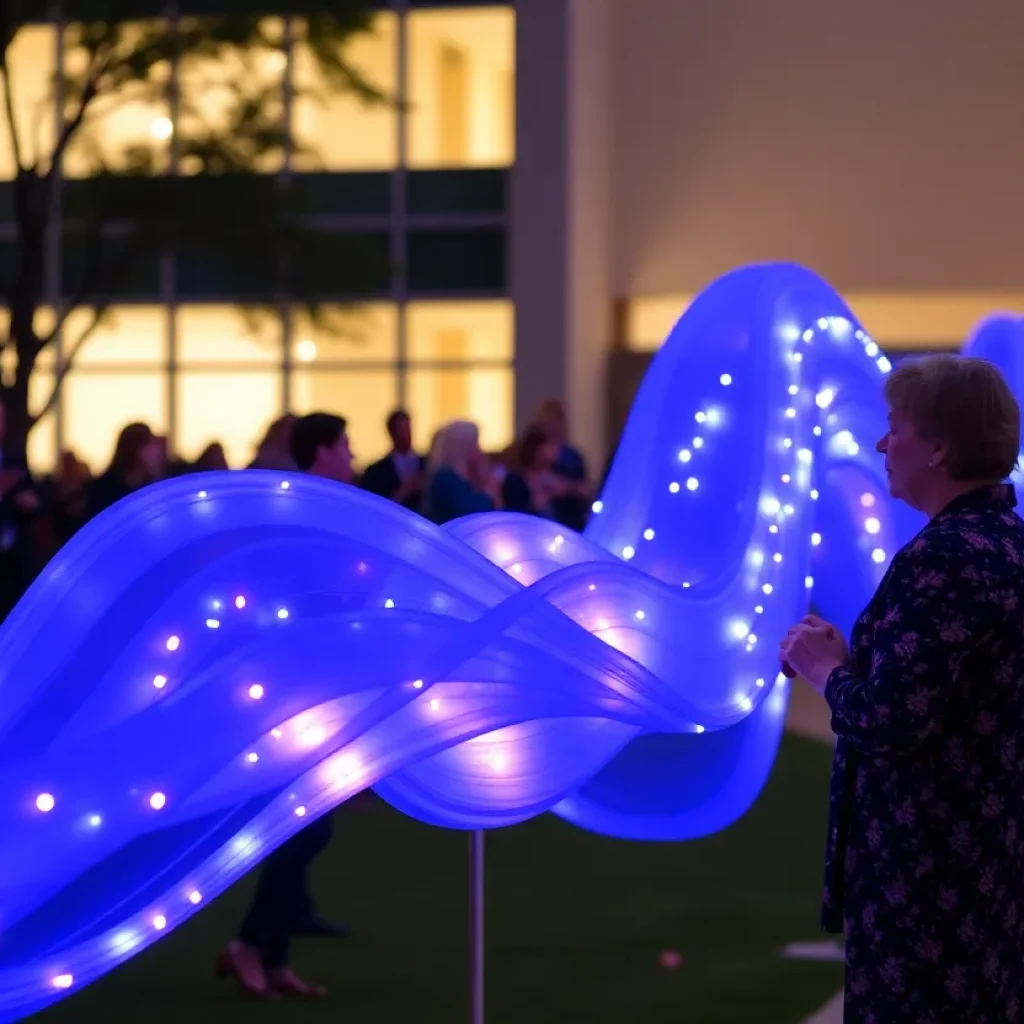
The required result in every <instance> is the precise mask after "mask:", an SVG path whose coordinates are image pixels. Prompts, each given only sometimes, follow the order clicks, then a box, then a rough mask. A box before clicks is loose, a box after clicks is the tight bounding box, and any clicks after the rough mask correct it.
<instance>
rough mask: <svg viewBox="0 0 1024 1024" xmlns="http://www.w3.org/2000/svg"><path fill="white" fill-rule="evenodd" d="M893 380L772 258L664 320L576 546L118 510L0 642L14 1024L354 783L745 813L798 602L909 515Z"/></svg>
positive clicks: (804, 602)
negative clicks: (898, 480)
mask: <svg viewBox="0 0 1024 1024" xmlns="http://www.w3.org/2000/svg"><path fill="white" fill-rule="evenodd" d="M1018 348H1019V347H1018ZM887 369H888V364H887V362H886V360H885V358H884V356H883V355H882V354H881V353H880V352H879V350H878V347H877V345H875V343H874V342H873V341H871V339H870V338H868V337H867V336H866V334H865V333H864V331H863V330H862V328H861V327H860V325H859V324H858V323H857V322H856V320H855V319H854V317H853V316H852V314H851V313H850V311H849V310H848V309H847V307H846V306H845V305H844V304H843V302H842V300H841V299H840V298H839V297H838V296H837V295H836V293H835V292H834V291H833V290H832V289H831V288H829V287H828V286H827V285H826V284H825V283H824V282H823V281H821V280H820V279H819V278H817V277H815V276H814V275H813V274H811V273H809V272H808V271H806V270H803V269H801V268H799V267H795V266H788V265H773V266H761V267H752V268H749V269H745V270H740V271H737V272H735V273H732V274H730V275H728V276H726V277H724V278H723V279H721V280H720V281H718V282H717V283H715V284H714V285H712V286H711V287H710V288H708V290H707V291H706V292H705V293H704V294H703V295H701V296H700V298H699V299H698V300H697V301H696V302H695V303H694V304H693V306H692V307H691V308H690V309H689V310H688V312H687V313H686V315H685V316H684V317H683V318H682V319H681V320H680V321H679V322H678V323H677V324H676V326H675V328H674V329H673V331H672V333H671V336H670V338H669V339H668V342H667V343H666V345H665V346H664V348H663V349H662V350H661V352H660V353H659V354H658V356H657V357H656V359H655V360H654V363H653V365H652V367H651V369H650V372H649V373H648V376H647V378H646V380H645V381H644V384H643V387H642V389H641V391H640V394H639V397H638V399H637V401H636V404H635V408H634V410H633V413H632V415H631V417H630V420H629V423H628V426H627V428H626V431H625V433H624V436H623V439H622V443H621V446H620V449H619V452H618V455H617V457H616V459H615V463H614V466H613V468H612V471H611V474H610V476H609V478H608V481H607V485H606V487H605V489H604V492H603V494H602V496H601V500H600V502H599V503H597V505H596V506H595V507H596V509H597V510H598V514H597V515H596V516H595V517H594V519H593V521H592V523H591V525H590V526H589V527H588V529H587V532H586V534H585V535H584V536H576V535H571V534H569V533H565V532H560V530H559V529H558V528H557V527H556V526H554V525H553V524H551V523H548V522H544V521H541V520H537V519H532V518H525V517H521V516H516V515H511V514H503V513H494V514H489V515H482V516H475V517H471V518H468V519H465V520H461V521H459V522H456V523H453V524H451V525H450V526H449V527H448V528H443V529H439V528H437V527H435V526H433V525H431V524H430V523H427V522H425V521H423V520H421V519H419V518H417V517H416V516H414V515H412V514H410V513H408V512H406V511H405V510H403V509H402V508H400V507H397V506H394V505H392V504H390V503H387V502H385V501H382V500H380V499H377V498H375V497H373V496H371V495H367V494H365V493H362V492H360V491H358V490H355V489H353V488H349V487H345V486H342V485H337V484H333V483H330V482H326V481H322V480H317V479H314V478H310V477H302V476H284V475H281V474H275V473H261V472H255V471H250V472H241V473H225V474H211V475H208V476H202V477H188V478H183V479H177V480H172V481H170V482H167V483H164V484H161V485H159V486H154V487H151V488H148V489H147V490H145V491H143V492H141V493H140V494H138V495H137V496H134V497H132V498H130V499H129V500H127V501H124V502H122V503H120V504H118V505H117V506H116V507H114V508H113V509H111V510H110V511H108V512H107V513H105V514H104V515H102V516H100V517H99V518H98V519H97V520H96V521H94V522H93V523H91V524H90V525H89V526H88V527H87V528H86V529H85V530H83V531H82V533H81V534H80V535H79V536H77V537H76V538H75V539H74V540H73V541H72V542H71V543H70V544H69V545H68V546H67V547H66V548H65V549H64V550H63V551H62V552H61V553H60V554H59V555H58V557H57V558H56V559H55V560H54V561H53V563H52V564H51V565H50V566H49V567H48V568H47V570H46V571H45V573H44V574H43V575H42V577H41V578H40V579H39V580H38V581H37V582H36V584H35V585H34V586H33V587H32V589H31V590H30V591H29V593H28V594H27V595H26V597H25V599H24V600H23V601H22V602H21V603H20V605H19V606H18V608H17V609H16V610H15V612H14V613H13V614H12V616H11V617H10V619H9V620H8V622H7V624H6V625H5V626H4V627H3V629H2V631H0V666H2V668H0V696H2V700H0V794H3V797H2V800H0V834H2V835H3V836H4V837H5V839H4V843H3V844H2V845H0V915H2V920H0V1020H13V1019H16V1018H18V1017H20V1016H23V1015H25V1014H28V1013H30V1012H33V1011H35V1010H38V1009H39V1008H41V1007H42V1006H44V1005H45V1004H47V1003H49V1002H51V1001H53V1000H54V999H56V998H59V997H61V996H62V995H65V994H67V993H68V992H72V991H74V990H76V989H78V988H80V987H81V986H83V985H85V984H87V983H89V982H90V981H92V980H93V979H95V978H97V977H98V976H100V975H101V974H103V973H104V972H106V971H109V970H110V969H111V968H113V967H114V966H116V965H117V964H118V963H120V962H121V961H123V960H124V959H126V958H127V957H129V956H131V955H133V954H134V953H135V952H137V951H138V950H140V949H142V948H143V947H145V946H146V945H148V944H149V943H151V942H153V941H154V940H155V939H156V938H158V937H159V935H160V934H162V933H163V932H165V931H167V930H168V929H172V928H174V927H176V926H177V925H179V924H180V923H181V922H182V921H184V920H185V919H186V918H187V917H189V916H190V915H191V914H193V913H195V912H196V911H197V910H198V909H199V908H201V907H202V906H203V905H204V904H205V903H206V902H207V901H208V900H209V899H210V898H212V897H213V896H215V895H217V893H219V892H220V891H222V890H223V889H224V888H226V887H227V886H228V885H230V884H231V883H232V882H234V881H235V880H236V879H237V878H238V877H240V876H241V875H242V874H243V873H244V872H245V871H246V870H248V869H249V868H250V867H251V866H252V865H253V864H254V863H255V862H256V861H258V860H259V859H260V858H261V857H263V856H264V855H265V854H266V853H267V852H269V851H270V850H271V849H273V848H274V847H275V846H276V845H278V844H279V843H281V842H282V841H284V840H285V839H286V838H287V837H288V836H289V835H291V834H292V833H294V832H295V831H297V830H298V829H300V828H301V827H302V826H303V825H304V824H305V823H308V822H309V821H310V820H311V819H313V818H315V817H316V816H317V815H320V814H323V813H326V812H327V811H329V810H330V809H331V808H332V807H334V806H336V805H337V804H339V803H340V802H342V801H344V800H345V799H347V798H348V797H349V796H351V795H352V794H354V793H355V792H357V791H359V790H362V789H364V788H365V787H367V786H373V787H375V788H376V789H377V791H378V792H379V793H380V794H381V795H382V796H383V797H384V798H386V799H387V800H388V801H390V802H391V803H392V804H393V805H394V806H396V807H398V808H400V809H401V810H402V811H404V812H405V813H407V814H410V815H413V816H415V817H416V818H419V819H421V820H423V821H426V822H429V823H431V824H434V825H439V826H443V827H449V828H459V829H475V828H495V827H498V826H502V825H507V824H510V823H513V822H517V821H522V820H524V819H526V818H529V817H531V816H533V815H537V814H540V813H542V812H544V811H554V812H555V813H557V814H560V815H561V816H563V817H564V818H566V819H568V820H569V821H572V822H574V823H576V824H577V825H579V826H580V827H583V828H587V829H591V830H594V831H598V832H604V833H608V834H612V835H617V836H623V837H629V838H642V839H675V840H678V839H687V838H691V837H695V836H700V835H705V834H707V833H709V832H713V831H715V830H717V829H721V828H724V827H725V826H727V825H728V824H730V823H731V822H732V821H734V820H735V819H736V818H737V817H739V816H740V815H741V814H743V813H744V812H745V811H746V809H747V808H748V807H749V806H750V804H751V803H752V802H753V801H754V799H755V798H756V797H757V795H758V793H759V792H760V790H761V787H762V786H763V784H764V781H765V779H766V777H767V775H768V772H769V770H770V768H771V765H772V763H773V760H774V757H775V753H776V749H777V746H778V742H779V737H780V734H781V730H782V725H783V717H784V712H785V706H786V699H787V698H786V682H785V680H784V679H783V678H781V677H779V675H778V664H777V661H776V651H777V641H778V637H779V636H780V635H781V634H782V632H783V631H784V630H785V628H786V627H788V626H789V624H790V623H791V622H792V621H794V620H795V619H797V618H799V617H800V616H801V615H803V614H804V613H805V612H806V610H807V608H808V605H809V602H810V601H811V598H812V595H813V601H814V604H815V605H816V606H817V607H818V608H819V609H820V611H821V612H822V614H824V615H826V616H828V617H829V618H830V619H832V620H833V621H836V622H837V623H839V624H841V625H842V626H843V627H844V628H846V627H848V626H849V624H850V623H851V622H852V620H853V618H854V616H855V615H856V614H857V613H858V612H859V610H860V608H861V607H862V606H863V604H864V602H865V600H866V598H867V597H868V596H869V594H870V592H871V590H872V589H873V587H874V586H875V585H876V583H877V581H878V579H879V578H880V576H881V574H882V572H883V571H884V569H885V566H886V564H887V562H888V559H889V557H890V554H891V552H892V551H893V550H895V548H896V547H897V546H898V545H900V544H901V543H902V542H903V541H905V540H906V539H907V538H908V537H909V536H911V534H912V533H913V531H914V530H915V529H916V527H917V525H918V523H917V520H916V519H915V517H914V515H913V514H912V513H908V512H907V511H906V510H903V509H901V508H900V507H898V506H894V505H893V503H891V502H890V500H889V499H888V496H887V489H886V486H885V480H884V478H883V476H882V473H881V465H880V460H879V459H878V458H877V456H876V455H875V454H874V442H875V440H876V439H877V437H878V436H880V435H881V434H882V432H883V431H884V429H885V409H884V406H883V403H882V401H881V397H880V384H881V379H882V376H883V375H884V373H885V372H886V370H887Z"/></svg>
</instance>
